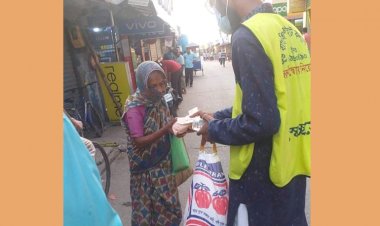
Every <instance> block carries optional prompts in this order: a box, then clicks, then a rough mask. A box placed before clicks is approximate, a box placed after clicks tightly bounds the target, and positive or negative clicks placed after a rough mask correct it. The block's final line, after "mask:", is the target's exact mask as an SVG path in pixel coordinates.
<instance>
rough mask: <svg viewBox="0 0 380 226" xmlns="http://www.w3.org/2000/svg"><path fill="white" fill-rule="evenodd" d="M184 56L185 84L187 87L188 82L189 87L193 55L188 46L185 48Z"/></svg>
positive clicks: (191, 77)
mask: <svg viewBox="0 0 380 226" xmlns="http://www.w3.org/2000/svg"><path fill="white" fill-rule="evenodd" d="M183 57H184V58H185V86H186V87H187V86H188V85H189V84H190V87H193V72H194V64H193V62H194V61H195V55H194V53H193V52H191V50H190V48H186V53H185V54H184V55H183Z"/></svg>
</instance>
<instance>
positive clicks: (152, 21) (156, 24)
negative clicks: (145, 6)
mask: <svg viewBox="0 0 380 226" xmlns="http://www.w3.org/2000/svg"><path fill="white" fill-rule="evenodd" d="M118 29H119V33H120V34H125V35H146V34H150V33H164V32H165V22H164V21H163V20H161V19H160V18H158V17H156V16H153V17H139V18H133V19H128V20H123V21H121V22H120V23H118Z"/></svg>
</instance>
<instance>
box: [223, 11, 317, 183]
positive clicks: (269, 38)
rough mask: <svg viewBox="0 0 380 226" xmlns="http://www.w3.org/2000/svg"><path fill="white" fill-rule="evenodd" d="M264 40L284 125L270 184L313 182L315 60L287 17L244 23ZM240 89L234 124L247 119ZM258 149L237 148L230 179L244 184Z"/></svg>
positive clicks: (278, 137)
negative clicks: (312, 74) (312, 77)
mask: <svg viewBox="0 0 380 226" xmlns="http://www.w3.org/2000/svg"><path fill="white" fill-rule="evenodd" d="M243 25H244V26H246V27H247V28H248V29H249V30H251V31H252V33H253V34H254V35H255V36H256V37H257V38H258V40H259V41H260V43H261V44H262V46H263V48H264V50H265V53H266V54H267V56H268V57H269V59H270V60H271V62H272V65H273V69H274V87H275V94H276V97H277V107H278V109H279V112H280V118H281V125H280V128H279V131H278V132H277V133H276V134H275V135H274V136H273V148H272V156H271V162H270V178H271V181H272V182H273V183H274V184H275V185H276V186H278V187H283V186H285V185H286V184H288V183H289V182H290V180H291V179H292V178H293V177H295V176H297V175H307V176H310V148H311V144H310V141H311V140H310V132H311V131H310V130H311V127H310V122H311V118H310V85H311V84H310V71H311V70H310V55H309V51H308V48H307V44H306V42H305V41H304V39H303V38H302V35H301V33H300V32H299V31H298V30H297V28H296V27H295V26H294V25H292V24H291V23H290V22H289V21H287V20H286V19H284V18H283V17H282V16H280V15H277V14H270V13H259V14H256V15H254V16H253V17H251V18H250V19H248V20H246V21H245V22H244V23H243ZM242 97H243V93H242V90H241V87H240V85H239V84H236V91H235V101H234V105H233V110H232V118H236V117H237V116H238V115H240V114H241V113H242V107H241V104H242ZM253 150H254V143H252V144H247V145H242V146H231V153H230V175H229V176H230V178H231V179H236V180H237V179H240V178H241V176H242V175H243V173H244V172H245V170H246V169H247V167H248V165H249V163H250V162H251V159H252V157H253Z"/></svg>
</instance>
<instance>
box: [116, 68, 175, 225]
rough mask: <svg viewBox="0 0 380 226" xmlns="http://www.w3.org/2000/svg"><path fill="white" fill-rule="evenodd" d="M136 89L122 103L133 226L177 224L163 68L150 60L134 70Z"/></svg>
mask: <svg viewBox="0 0 380 226" xmlns="http://www.w3.org/2000/svg"><path fill="white" fill-rule="evenodd" d="M136 80H137V90H136V92H135V93H134V94H133V95H131V96H129V97H128V99H127V100H126V103H125V109H124V113H123V116H122V117H121V123H122V125H123V127H124V129H125V131H126V134H127V154H128V159H129V167H130V173H131V175H130V194H131V199H132V219H131V220H132V226H139V225H149V226H153V225H179V223H180V222H181V217H182V211H181V205H180V202H179V198H178V189H177V185H176V181H175V177H174V175H173V174H172V162H171V155H170V139H169V136H170V133H172V130H171V128H172V125H173V124H174V123H175V121H176V119H175V118H173V117H172V116H171V115H170V111H169V108H168V106H167V104H166V102H165V100H164V98H163V95H164V94H165V92H166V86H167V82H166V76H165V72H164V70H163V69H162V68H161V67H160V65H158V64H157V63H156V62H153V61H145V62H143V63H141V64H140V65H139V66H138V67H137V70H136Z"/></svg>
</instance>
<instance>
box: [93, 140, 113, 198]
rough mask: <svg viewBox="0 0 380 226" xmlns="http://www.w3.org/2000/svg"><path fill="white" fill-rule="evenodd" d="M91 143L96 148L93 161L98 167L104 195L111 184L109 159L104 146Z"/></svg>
mask: <svg viewBox="0 0 380 226" xmlns="http://www.w3.org/2000/svg"><path fill="white" fill-rule="evenodd" d="M93 144H94V146H95V148H96V152H95V161H96V165H97V166H98V169H99V174H100V179H101V182H102V186H103V190H104V192H105V193H106V195H108V192H109V190H110V185H111V166H110V161H109V159H108V156H107V153H106V151H105V150H104V148H103V147H102V146H101V145H100V144H98V143H96V142H93Z"/></svg>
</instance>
